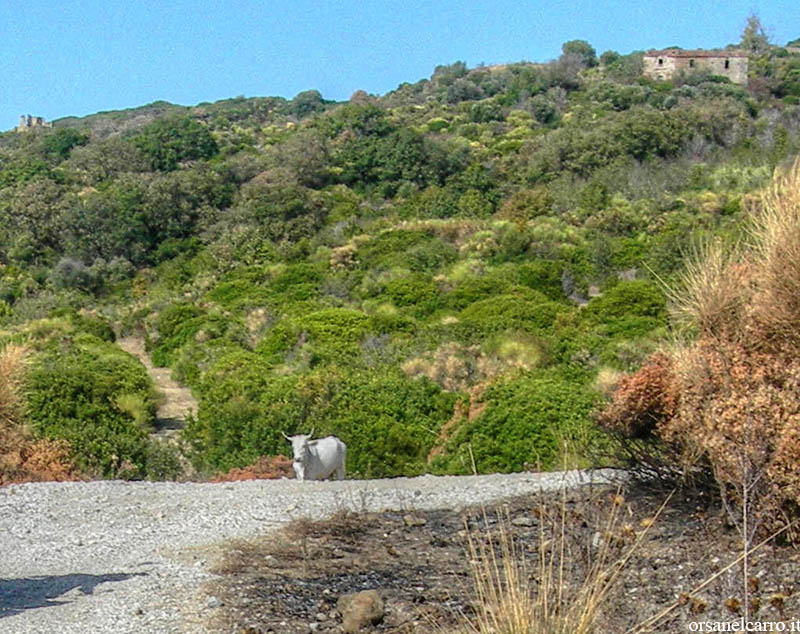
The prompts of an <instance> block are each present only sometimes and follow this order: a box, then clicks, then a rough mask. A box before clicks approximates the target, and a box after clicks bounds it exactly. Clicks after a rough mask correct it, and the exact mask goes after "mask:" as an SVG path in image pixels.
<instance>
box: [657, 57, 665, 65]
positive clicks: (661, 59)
mask: <svg viewBox="0 0 800 634" xmlns="http://www.w3.org/2000/svg"><path fill="white" fill-rule="evenodd" d="M658 65H659V66H663V65H664V58H663V57H659V58H658Z"/></svg>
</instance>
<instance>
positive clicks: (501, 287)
mask: <svg viewBox="0 0 800 634" xmlns="http://www.w3.org/2000/svg"><path fill="white" fill-rule="evenodd" d="M510 286H511V284H510V283H509V281H508V280H504V279H498V278H497V277H496V276H491V275H486V276H482V277H468V278H466V279H464V280H462V281H460V282H459V283H458V284H457V285H456V286H455V288H453V290H451V291H450V292H449V293H447V295H446V296H445V297H444V298H443V303H444V305H445V306H446V307H447V308H451V309H453V310H462V309H464V308H466V307H467V306H469V305H470V304H474V303H475V302H477V301H481V300H485V299H488V298H489V297H491V296H494V295H501V294H503V293H505V292H507V291H508V289H509V287H510Z"/></svg>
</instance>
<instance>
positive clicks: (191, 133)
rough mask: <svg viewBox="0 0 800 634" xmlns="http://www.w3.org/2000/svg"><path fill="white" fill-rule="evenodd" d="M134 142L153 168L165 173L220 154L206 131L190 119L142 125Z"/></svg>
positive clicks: (162, 120)
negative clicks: (184, 163) (189, 162)
mask: <svg viewBox="0 0 800 634" xmlns="http://www.w3.org/2000/svg"><path fill="white" fill-rule="evenodd" d="M133 143H134V145H135V146H136V147H137V148H139V149H140V150H141V151H142V152H143V153H144V154H145V155H146V156H147V158H148V159H149V161H150V167H151V168H152V169H154V170H161V171H165V172H169V171H171V170H174V169H175V168H177V167H178V163H180V162H183V161H191V160H196V159H207V158H210V157H212V156H214V155H215V154H216V153H217V152H218V151H219V148H218V147H217V143H216V141H214V137H212V136H211V133H210V132H209V131H208V128H207V127H205V126H204V125H203V124H202V123H200V122H199V121H197V120H195V119H192V118H191V117H171V118H166V119H158V120H156V121H154V122H153V123H151V124H149V125H147V126H145V127H144V128H143V129H142V131H141V133H139V135H137V136H136V137H134V139H133Z"/></svg>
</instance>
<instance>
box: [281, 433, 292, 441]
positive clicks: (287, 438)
mask: <svg viewBox="0 0 800 634" xmlns="http://www.w3.org/2000/svg"><path fill="white" fill-rule="evenodd" d="M281 434H283V437H284V438H285V439H286V440H288V441H290V442H291V440H292V439H291V438H289V436H287V435H286V434H284V433H283V432H281Z"/></svg>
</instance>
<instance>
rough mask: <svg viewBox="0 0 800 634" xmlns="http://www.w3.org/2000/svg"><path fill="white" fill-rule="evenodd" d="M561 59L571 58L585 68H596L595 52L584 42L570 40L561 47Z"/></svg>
mask: <svg viewBox="0 0 800 634" xmlns="http://www.w3.org/2000/svg"><path fill="white" fill-rule="evenodd" d="M561 57H562V58H563V57H573V58H575V59H577V60H578V61H579V62H580V63H581V64H582V65H583V66H584V67H585V68H591V67H592V66H597V51H595V50H594V48H593V47H592V45H591V44H589V42H587V41H586V40H570V41H569V42H564V44H562V45H561Z"/></svg>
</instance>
